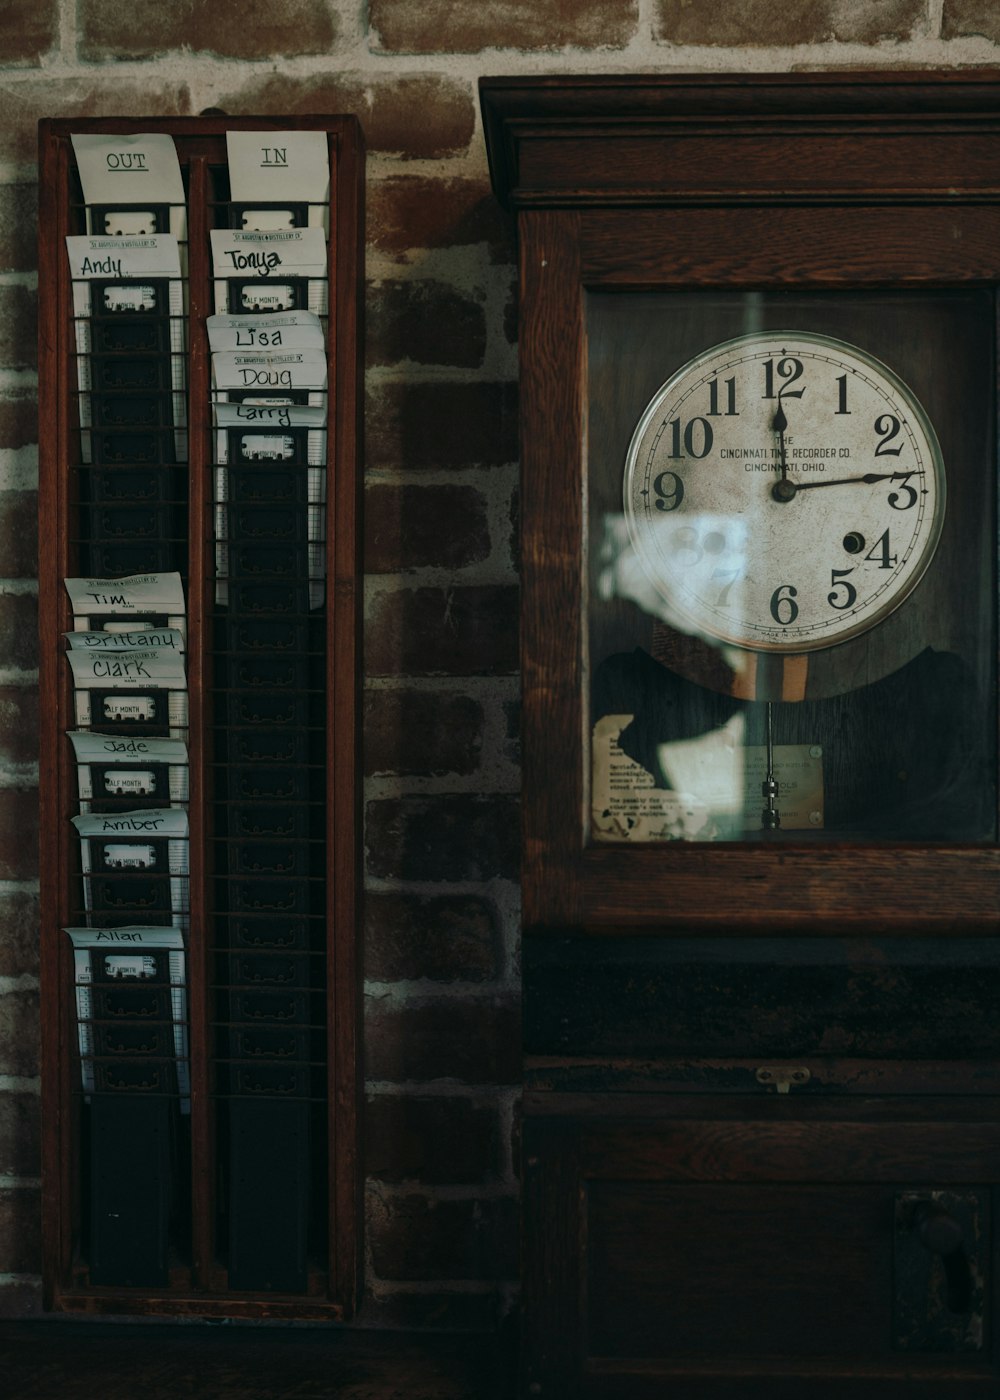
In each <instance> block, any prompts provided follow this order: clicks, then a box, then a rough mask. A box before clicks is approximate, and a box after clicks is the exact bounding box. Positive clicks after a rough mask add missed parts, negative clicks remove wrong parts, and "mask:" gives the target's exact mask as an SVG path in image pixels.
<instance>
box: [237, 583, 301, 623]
mask: <svg viewBox="0 0 1000 1400" xmlns="http://www.w3.org/2000/svg"><path fill="white" fill-rule="evenodd" d="M230 587H231V590H232V602H233V606H232V611H233V612H234V613H237V614H238V613H244V614H246V615H247V616H248V617H261V616H268V615H275V616H279V617H281V616H288V615H290V614H291V615H296V616H300V615H302V614H303V613H305V612H306V611H307V609H308V607H309V585H308V583H307V582H306V580H304V579H298V580H296V582H294V583H277V582H267V583H264V582H261V581H257V580H254V581H252V582H251V581H250V580H249V579H234V580H233V581H232V584H231V585H230Z"/></svg>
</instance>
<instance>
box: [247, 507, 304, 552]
mask: <svg viewBox="0 0 1000 1400" xmlns="http://www.w3.org/2000/svg"><path fill="white" fill-rule="evenodd" d="M229 518H230V522H231V525H230V528H231V530H232V533H233V534H234V535H235V536H237V537H238V538H239V539H240V540H247V541H252V540H258V541H264V542H265V543H281V542H283V541H286V540H292V541H296V540H300V539H301V538H302V536H303V534H304V525H305V522H304V521H303V519H302V517H301V515H300V514H298V513H297V512H295V511H291V510H282V509H280V508H278V507H275V506H269V507H266V508H264V509H260V508H254V507H253V506H240V507H238V508H237V509H236V510H231V511H230V513H229Z"/></svg>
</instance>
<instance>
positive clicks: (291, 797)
mask: <svg viewBox="0 0 1000 1400" xmlns="http://www.w3.org/2000/svg"><path fill="white" fill-rule="evenodd" d="M230 791H231V792H232V795H233V797H234V798H235V799H236V800H237V801H239V800H241V799H242V800H243V801H250V802H306V801H308V798H309V773H308V771H307V770H304V769H299V770H297V771H296V770H295V769H287V768H275V769H271V770H268V769H263V770H261V769H246V768H241V769H236V770H234V771H233V773H232V777H231V778H230Z"/></svg>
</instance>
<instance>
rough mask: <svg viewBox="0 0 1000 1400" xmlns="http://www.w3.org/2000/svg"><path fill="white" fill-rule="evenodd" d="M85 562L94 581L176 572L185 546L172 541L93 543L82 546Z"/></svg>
mask: <svg viewBox="0 0 1000 1400" xmlns="http://www.w3.org/2000/svg"><path fill="white" fill-rule="evenodd" d="M80 554H81V563H82V564H83V566H84V570H85V572H86V573H87V574H89V575H91V576H92V577H94V578H110V577H112V576H115V575H126V574H138V573H141V572H142V570H143V569H163V570H166V569H176V568H178V567H179V565H180V561H181V558H182V557H183V545H182V544H180V543H176V544H175V543H173V542H171V541H162V540H161V541H159V542H156V543H149V542H146V543H143V544H132V543H128V542H124V541H123V542H121V543H111V542H104V541H100V542H91V543H90V544H88V545H81V548H80Z"/></svg>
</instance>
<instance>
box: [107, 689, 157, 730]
mask: <svg viewBox="0 0 1000 1400" xmlns="http://www.w3.org/2000/svg"><path fill="white" fill-rule="evenodd" d="M91 693H92V696H93V704H94V712H95V713H96V714H97V716H98V717H99V719H100V720H102V721H103V722H104V723H106V724H122V725H125V726H132V725H136V726H138V725H147V726H148V725H151V724H166V722H167V694H168V692H167V691H164V690H154V691H150V692H149V693H148V694H145V695H143V694H140V693H139V692H137V691H134V690H132V691H129V690H121V691H115V690H95V691H92V692H91Z"/></svg>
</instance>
